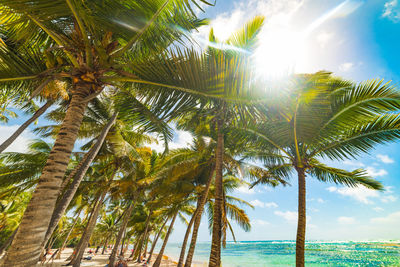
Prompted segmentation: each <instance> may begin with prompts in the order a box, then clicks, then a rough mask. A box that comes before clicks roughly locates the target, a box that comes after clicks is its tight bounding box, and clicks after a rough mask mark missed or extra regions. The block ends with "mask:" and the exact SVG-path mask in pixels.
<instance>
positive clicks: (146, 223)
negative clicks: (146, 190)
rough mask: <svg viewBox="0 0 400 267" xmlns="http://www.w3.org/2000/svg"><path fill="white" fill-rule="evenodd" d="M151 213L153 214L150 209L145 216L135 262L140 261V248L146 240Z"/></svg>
mask: <svg viewBox="0 0 400 267" xmlns="http://www.w3.org/2000/svg"><path fill="white" fill-rule="evenodd" d="M152 214H153V211H152V210H150V212H149V216H147V218H146V222H145V229H144V233H143V238H142V239H141V240H140V243H139V247H138V251H139V253H138V254H137V256H138V257H137V262H141V255H142V248H143V245H144V242H145V241H146V236H147V232H148V231H149V224H150V218H151V215H152Z"/></svg>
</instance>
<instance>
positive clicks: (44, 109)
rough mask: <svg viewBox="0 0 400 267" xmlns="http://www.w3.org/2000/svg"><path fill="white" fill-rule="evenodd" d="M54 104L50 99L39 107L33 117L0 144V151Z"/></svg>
mask: <svg viewBox="0 0 400 267" xmlns="http://www.w3.org/2000/svg"><path fill="white" fill-rule="evenodd" d="M52 104H53V101H51V100H49V101H47V102H46V104H44V105H43V106H42V107H41V108H39V109H38V110H37V111H36V112H35V113H34V114H33V116H32V117H30V118H29V119H28V120H27V121H26V122H24V123H23V124H22V125H21V126H19V128H18V129H17V130H16V131H15V132H14V133H13V134H12V135H11V136H10V137H9V138H8V139H7V140H6V141H4V142H3V143H2V144H1V145H0V153H2V152H3V151H4V150H5V149H6V148H7V147H9V146H10V145H11V144H12V143H13V142H14V141H15V139H17V138H18V136H20V134H22V132H23V131H24V130H25V129H26V128H27V127H28V126H29V125H30V124H31V123H32V122H34V121H35V120H36V119H37V118H39V117H40V116H41V115H42V114H43V113H45V112H46V110H47V109H48V108H49V107H50V106H51V105H52Z"/></svg>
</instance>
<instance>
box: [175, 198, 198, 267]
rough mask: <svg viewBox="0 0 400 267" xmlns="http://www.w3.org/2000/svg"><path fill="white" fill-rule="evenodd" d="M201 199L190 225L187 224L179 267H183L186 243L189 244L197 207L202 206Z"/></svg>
mask: <svg viewBox="0 0 400 267" xmlns="http://www.w3.org/2000/svg"><path fill="white" fill-rule="evenodd" d="M200 201H201V200H200V198H199V199H198V200H197V208H196V210H195V211H194V213H193V215H192V218H191V219H190V221H189V224H188V226H187V228H186V233H185V236H184V238H183V242H182V248H181V254H180V255H179V261H178V266H177V267H182V266H183V261H184V260H185V253H186V244H187V241H188V239H189V235H190V232H191V229H192V226H193V223H194V220H195V219H196V215H197V209H198V207H199V206H200Z"/></svg>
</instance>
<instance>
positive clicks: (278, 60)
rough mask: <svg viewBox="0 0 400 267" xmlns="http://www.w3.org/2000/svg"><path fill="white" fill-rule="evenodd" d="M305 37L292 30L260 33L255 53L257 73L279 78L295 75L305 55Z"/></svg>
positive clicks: (266, 76)
mask: <svg viewBox="0 0 400 267" xmlns="http://www.w3.org/2000/svg"><path fill="white" fill-rule="evenodd" d="M304 44H305V40H304V36H302V35H301V34H299V33H295V32H292V31H290V30H282V29H280V30H274V31H271V30H266V31H263V32H261V33H260V37H259V46H258V48H257V50H256V51H255V53H254V60H255V63H256V64H255V66H254V67H255V68H256V69H257V73H258V74H259V75H261V76H264V77H265V78H278V77H281V76H283V75H287V74H290V73H293V72H295V71H296V69H297V65H298V64H299V63H301V62H300V61H301V58H303V57H304V54H305V52H306V51H305V45H304Z"/></svg>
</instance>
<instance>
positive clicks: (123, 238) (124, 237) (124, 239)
mask: <svg viewBox="0 0 400 267" xmlns="http://www.w3.org/2000/svg"><path fill="white" fill-rule="evenodd" d="M121 240H122V244H121V249H120V250H119V255H120V256H122V255H123V254H124V246H125V241H126V230H125V231H124V235H123V236H122V239H121Z"/></svg>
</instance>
